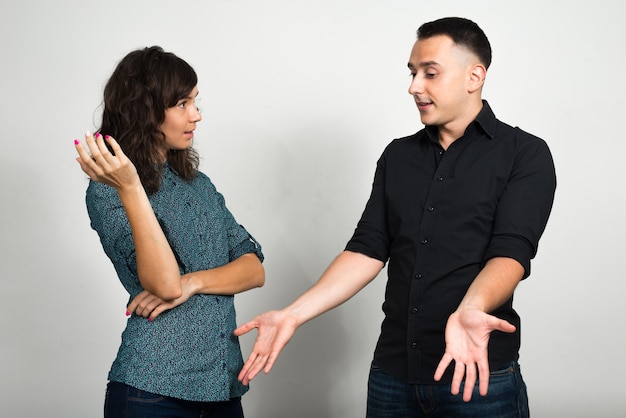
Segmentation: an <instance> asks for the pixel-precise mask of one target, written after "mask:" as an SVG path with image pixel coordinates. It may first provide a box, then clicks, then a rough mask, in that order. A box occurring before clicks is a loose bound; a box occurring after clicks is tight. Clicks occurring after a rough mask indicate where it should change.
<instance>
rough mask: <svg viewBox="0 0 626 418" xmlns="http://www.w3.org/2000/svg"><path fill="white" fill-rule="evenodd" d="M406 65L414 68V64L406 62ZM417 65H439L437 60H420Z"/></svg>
mask: <svg viewBox="0 0 626 418" xmlns="http://www.w3.org/2000/svg"><path fill="white" fill-rule="evenodd" d="M407 66H408V67H409V68H410V69H414V68H415V65H413V64H412V63H410V62H409V63H408V64H407ZM417 66H418V67H439V66H440V65H439V63H438V62H437V61H424V62H420V63H419V64H418V65H417Z"/></svg>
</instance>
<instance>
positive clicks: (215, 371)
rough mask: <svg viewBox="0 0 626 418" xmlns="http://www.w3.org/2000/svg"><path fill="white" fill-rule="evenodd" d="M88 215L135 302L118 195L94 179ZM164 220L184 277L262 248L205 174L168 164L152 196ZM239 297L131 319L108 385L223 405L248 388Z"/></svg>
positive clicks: (192, 302)
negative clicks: (243, 378)
mask: <svg viewBox="0 0 626 418" xmlns="http://www.w3.org/2000/svg"><path fill="white" fill-rule="evenodd" d="M86 201H87V210H88V212H89V217H90V219H91V227H92V228H93V229H94V230H96V231H97V232H98V235H99V236H100V241H101V243H102V246H103V248H104V251H105V252H106V254H107V256H108V257H109V258H110V259H111V261H112V262H113V265H114V267H115V270H116V272H117V274H118V276H119V279H120V281H121V282H122V284H123V285H124V287H125V288H126V290H127V291H128V293H129V294H130V299H132V298H133V297H134V296H136V295H137V294H138V293H139V292H141V291H142V287H141V284H140V283H139V279H138V276H137V263H136V258H135V246H134V243H133V239H132V235H131V231H130V225H129V223H128V218H127V217H126V212H125V211H124V208H123V207H122V204H121V201H120V199H119V196H118V194H117V191H116V190H115V189H114V188H112V187H110V186H107V185H104V184H102V183H97V182H94V181H90V183H89V187H88V188H87V196H86ZM150 202H151V204H152V207H153V209H154V212H155V214H156V217H157V219H158V220H159V223H160V224H161V227H162V228H163V231H164V233H165V235H166V237H167V239H168V241H169V243H170V245H171V247H172V250H173V251H174V254H175V255H176V258H177V260H178V265H179V268H180V273H181V275H182V274H186V273H189V272H193V271H198V270H206V269H211V268H215V267H219V266H222V265H224V264H227V263H228V262H230V261H232V260H235V259H236V258H238V257H240V256H242V255H244V254H246V253H250V252H254V253H256V255H257V256H258V257H259V259H260V260H261V261H262V260H263V254H262V253H261V247H260V246H259V245H258V244H257V243H256V241H255V240H254V238H252V236H250V234H249V233H248V232H247V231H246V230H245V229H244V228H243V227H242V226H241V225H239V224H238V223H237V222H236V221H235V219H234V218H233V216H232V214H231V213H230V212H229V211H228V209H227V208H226V206H225V203H224V198H223V197H222V195H221V194H220V193H218V192H217V190H216V189H215V186H214V185H213V183H212V182H211V180H210V179H209V178H208V177H207V176H206V175H205V174H203V173H198V175H197V176H196V177H195V178H194V179H193V180H192V181H191V182H187V181H185V180H183V179H182V178H181V177H179V176H178V175H177V174H176V172H175V171H174V170H173V169H172V168H171V167H169V166H168V165H166V166H165V168H164V169H163V176H162V183H161V187H160V189H159V191H158V192H156V193H154V194H153V195H152V196H150ZM235 328H236V321H235V307H234V297H233V296H219V295H195V296H192V297H191V298H189V300H188V301H187V302H185V303H183V304H182V305H180V306H177V307H176V308H174V309H172V310H169V311H167V312H164V313H162V314H161V315H160V316H158V317H157V318H156V319H155V320H154V321H153V322H148V320H147V319H146V318H143V317H139V316H137V315H132V316H131V317H130V318H129V319H128V323H127V325H126V329H125V330H124V332H123V334H122V343H121V345H120V348H119V351H118V353H117V357H116V359H115V361H114V362H113V366H112V367H111V371H110V372H109V380H111V381H116V382H122V383H125V384H127V385H130V386H133V387H136V388H138V389H142V390H146V391H148V392H152V393H157V394H160V395H165V396H170V397H174V398H179V399H186V400H191V401H205V402H208V401H224V400H228V399H230V398H233V397H237V396H241V395H243V394H244V393H245V392H246V391H247V390H248V387H247V386H244V385H242V384H241V383H240V382H239V381H238V380H237V374H238V373H239V371H240V370H241V368H242V366H243V358H242V356H241V350H240V347H239V340H238V339H237V337H235V336H234V335H233V330H234V329H235Z"/></svg>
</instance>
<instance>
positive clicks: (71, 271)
mask: <svg viewBox="0 0 626 418" xmlns="http://www.w3.org/2000/svg"><path fill="white" fill-rule="evenodd" d="M625 4H626V3H623V2H620V1H619V0H615V1H595V2H587V1H584V2H583V1H578V0H574V1H572V0H551V1H546V0H529V1H524V2H521V1H507V2H492V1H486V0H475V1H471V2H468V1H462V0H455V1H452V0H450V1H439V2H432V1H428V2H427V1H418V0H410V1H409V0H395V1H382V0H381V1H373V0H369V1H366V0H342V1H322V0H318V1H315V2H313V1H308V2H305V1H296V0H263V1H254V0H230V1H228V0H219V1H218V0H205V1H199V0H196V1H193V0H179V1H176V2H174V1H163V0H158V1H157V0H137V1H121V0H107V1H98V2H95V1H91V2H86V1H78V0H73V1H70V0H64V1H63V0H62V1H57V2H52V1H44V0H40V1H36V0H26V1H20V2H18V1H17V0H13V1H10V0H6V1H3V2H2V3H1V5H0V47H1V48H0V50H1V51H2V58H1V64H0V71H1V73H0V92H1V100H0V118H1V119H0V120H1V121H2V125H1V126H2V129H3V132H2V136H1V138H2V139H1V141H2V148H1V151H0V192H1V195H2V203H1V204H0V332H1V333H0V415H1V416H7V417H14V418H15V417H33V416H41V415H46V416H52V415H53V416H59V417H97V416H101V410H102V404H103V395H104V387H105V384H106V374H107V372H108V369H109V366H110V364H111V361H112V360H113V357H114V355H115V352H116V350H117V345H118V343H119V335H120V333H121V331H122V329H123V326H124V321H125V316H124V311H125V303H126V296H125V294H124V291H123V289H122V287H121V285H120V284H119V283H118V281H117V278H116V276H115V273H114V270H113V268H112V267H111V265H110V262H109V261H108V259H107V258H106V257H105V255H104V253H103V251H102V249H101V247H100V244H99V242H98V239H97V236H96V234H95V232H93V231H92V230H91V229H90V227H89V221H88V217H87V214H86V210H85V206H84V189H85V187H86V185H87V181H86V178H85V176H84V175H83V174H82V172H81V171H80V169H79V167H78V165H77V164H76V163H75V162H74V161H73V160H74V157H75V155H74V154H75V152H74V148H73V145H72V141H73V139H74V138H80V137H81V135H82V133H83V132H84V131H85V130H88V129H89V130H92V129H94V128H95V127H96V125H97V123H98V120H97V119H98V114H99V113H100V109H99V104H100V100H101V95H102V88H103V84H104V82H105V81H106V79H107V78H108V76H109V75H110V73H111V71H112V69H113V68H114V66H115V65H116V63H117V62H118V60H119V59H121V58H122V57H123V55H125V54H126V53H127V52H128V51H130V50H131V49H135V48H138V47H143V46H147V45H152V44H159V45H161V46H163V47H164V48H165V49H166V50H171V51H173V52H175V53H176V54H178V55H179V56H181V57H183V58H185V59H186V60H187V61H188V62H189V63H190V64H191V65H192V66H194V68H195V69H196V70H197V72H198V75H199V77H200V85H199V87H200V90H201V96H202V98H203V107H204V121H203V122H202V123H201V125H200V127H199V129H198V131H197V138H198V140H197V148H198V149H199V151H200V152H201V154H202V156H203V160H202V169H203V171H205V172H207V173H208V174H209V175H210V176H211V178H212V179H213V181H214V182H215V183H216V185H217V186H218V188H219V190H221V191H222V192H223V193H224V194H225V196H226V199H227V203H228V205H229V207H230V209H231V210H232V212H233V213H234V214H235V216H236V217H237V218H238V220H239V221H240V222H241V223H243V224H244V225H245V226H246V227H247V228H248V229H249V230H250V231H251V232H252V233H253V235H255V236H256V238H258V239H259V241H260V242H261V243H262V245H263V248H264V252H265V255H266V262H265V267H266V271H267V284H266V286H265V287H263V288H262V289H258V290H254V291H250V292H248V293H246V294H243V295H240V296H238V297H237V299H236V301H237V308H238V319H239V322H240V323H241V322H243V321H245V320H247V319H250V318H252V317H253V316H254V315H255V314H257V313H259V312H262V311H265V310H268V309H271V308H279V307H282V306H284V305H285V304H287V303H288V302H289V301H291V300H292V299H293V298H294V297H295V296H296V295H298V294H299V293H301V292H302V291H304V290H305V289H306V288H308V287H309V286H310V285H312V284H313V283H314V282H315V280H316V279H317V278H318V277H319V275H320V274H321V272H322V271H323V269H324V268H325V267H326V266H327V265H328V263H329V262H330V261H331V260H332V258H333V257H334V256H335V255H336V254H337V253H338V252H339V251H340V250H342V249H343V246H344V245H345V242H346V241H347V239H348V238H349V237H350V235H351V233H352V231H353V228H354V226H355V225H356V221H357V220H358V218H359V216H360V214H361V211H362V208H363V206H364V204H365V201H366V199H367V197H368V194H369V188H370V184H371V181H372V176H373V172H374V166H375V162H376V160H377V158H378V156H379V154H380V153H381V152H382V150H383V148H384V146H385V145H386V144H387V143H388V142H389V141H390V140H391V139H393V138H395V137H399V136H404V135H407V134H411V133H413V132H415V131H416V130H417V129H419V128H420V123H419V118H418V114H417V111H416V109H415V108H414V104H413V103H412V100H411V98H410V96H409V95H408V94H407V93H406V90H407V88H408V83H409V77H408V70H407V69H406V61H407V59H408V55H409V51H410V48H411V46H412V44H413V41H414V37H415V30H416V29H417V27H418V26H419V25H420V24H421V23H423V22H425V21H428V20H432V19H435V18H438V17H443V16H448V15H457V16H465V17H469V18H471V19H473V20H475V21H476V22H477V23H478V24H479V25H480V26H481V27H482V28H483V29H484V30H485V32H486V33H487V35H488V36H489V38H490V40H491V42H492V46H493V49H494V63H493V66H492V68H491V69H490V72H489V77H488V81H487V87H486V92H485V97H486V98H487V99H488V100H489V101H490V104H491V105H492V107H493V108H494V110H495V112H496V114H497V116H498V117H499V118H500V119H502V120H504V121H506V122H509V123H511V124H514V125H519V126H521V127H522V128H523V129H525V130H527V131H530V132H532V133H534V134H536V135H538V136H541V137H543V138H544V139H546V140H547V142H548V143H549V145H550V147H551V149H552V152H553V154H554V158H555V161H556V165H557V171H558V181H559V184H558V190H557V197H556V202H555V206H554V211H553V214H552V218H551V220H550V223H549V225H548V229H547V231H546V233H545V235H544V237H543V240H542V242H541V245H540V249H539V255H538V257H537V259H536V261H535V262H534V265H533V274H532V276H531V278H530V279H528V280H527V281H525V282H524V283H522V285H521V286H520V288H519V290H518V292H517V296H516V307H517V308H518V310H519V312H520V314H521V316H522V319H523V325H524V328H523V347H522V352H521V359H520V362H521V364H522V368H523V372H524V376H525V379H526V381H527V383H528V386H529V395H530V403H531V411H532V412H533V415H534V416H536V417H564V416H567V417H585V418H588V417H615V416H618V415H619V413H620V412H619V411H621V413H622V414H623V413H624V411H626V401H625V398H626V389H625V388H624V384H623V376H624V375H625V374H626V366H625V365H624V360H623V358H624V354H625V352H626V336H625V332H624V325H623V323H624V320H623V319H624V308H623V306H624V304H623V294H624V291H625V290H626V286H625V285H624V279H625V274H624V267H623V265H624V263H623V257H624V256H623V253H624V243H623V237H624V235H625V233H626V230H625V229H626V228H625V225H624V216H623V214H624V212H625V210H626V198H625V195H624V180H625V179H626V168H625V167H626V164H624V155H626V141H625V140H624V134H623V127H622V126H621V123H622V122H623V121H624V114H626V102H625V97H626V84H625V81H624V80H625V79H626V77H624V74H623V69H624V65H625V64H626V63H625V60H624V41H625V40H626V26H625V25H624V23H623V20H624V17H625V16H626V6H625ZM384 284H385V277H384V275H381V277H379V278H378V279H377V280H376V281H375V282H374V283H373V284H372V285H371V286H370V287H368V288H366V289H365V290H364V291H363V292H362V293H360V294H359V295H357V296H356V297H355V298H354V299H353V300H351V301H350V302H349V303H347V304H345V305H343V306H342V307H340V308H338V309H336V310H334V311H332V312H330V313H328V314H326V315H324V316H322V317H321V318H318V319H316V320H315V321H312V322H310V323H309V324H307V325H305V326H304V327H302V328H301V329H300V330H299V331H298V333H297V335H296V337H295V339H294V340H293V341H292V342H291V343H290V344H289V345H288V347H287V349H286V350H285V351H284V353H283V354H282V356H281V358H280V360H279V362H278V364H277V366H276V367H275V369H274V370H273V372H272V373H271V374H269V375H268V376H262V377H260V378H258V379H257V380H256V381H254V382H253V385H252V390H251V391H250V392H249V394H247V395H246V396H245V397H244V406H245V409H246V412H247V416H248V417H251V418H281V417H294V416H298V417H300V418H306V417H316V418H319V417H331V418H352V417H362V416H364V411H365V396H366V380H367V372H368V365H369V360H370V358H371V355H372V351H373V347H374V344H375V341H376V338H377V336H378V330H379V326H380V321H381V319H382V314H381V311H380V306H381V304H382V301H383V290H384ZM252 341H253V337H252V336H246V337H245V338H243V339H242V345H243V348H244V354H245V355H247V353H248V352H249V349H250V346H251V344H252Z"/></svg>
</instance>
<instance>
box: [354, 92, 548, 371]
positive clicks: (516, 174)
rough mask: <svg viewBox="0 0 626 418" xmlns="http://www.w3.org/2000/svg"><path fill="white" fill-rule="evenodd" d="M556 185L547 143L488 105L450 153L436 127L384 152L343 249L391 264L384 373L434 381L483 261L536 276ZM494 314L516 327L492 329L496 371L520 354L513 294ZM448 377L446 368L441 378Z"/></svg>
mask: <svg viewBox="0 0 626 418" xmlns="http://www.w3.org/2000/svg"><path fill="white" fill-rule="evenodd" d="M555 187H556V177H555V172H554V164H553V161H552V156H551V154H550V151H549V149H548V146H547V145H546V143H545V142H544V141H543V140H541V139H540V138H537V137H535V136H533V135H530V134H528V133H526V132H524V131H522V130H520V129H519V128H513V127H511V126H509V125H506V124H505V123H502V122H500V121H499V120H497V119H496V117H495V115H494V114H493V112H492V110H491V108H490V107H489V105H488V104H487V102H486V101H483V108H482V110H481V111H480V113H479V114H478V116H477V118H476V119H475V120H474V122H472V123H471V124H470V125H469V126H468V127H467V129H466V130H465V133H464V135H463V136H462V137H461V138H459V139H457V140H456V141H454V142H453V143H452V144H451V145H450V146H449V148H448V149H447V150H446V151H444V150H443V148H442V147H441V145H440V144H439V142H438V132H437V128H436V127H426V128H425V129H422V130H420V131H419V132H417V133H416V134H415V135H412V136H408V137H405V138H401V139H396V140H394V141H393V142H391V143H390V144H389V145H388V146H387V148H386V149H385V151H384V152H383V154H382V156H381V157H380V159H379V160H378V164H377V167H376V174H375V177H374V184H373V188H372V194H371V196H370V199H369V201H368V203H367V205H366V207H365V211H364V212H363V215H362V217H361V220H360V221H359V223H358V226H357V228H356V230H355V233H354V235H353V237H352V239H351V240H350V241H349V242H348V245H347V246H346V250H349V251H355V252H359V253H362V254H365V255H367V256H369V257H373V258H375V259H378V260H381V261H383V262H387V261H389V265H388V268H387V273H388V282H387V289H386V292H385V302H384V304H383V312H384V313H385V319H384V321H383V324H382V328H381V335H380V338H379V340H378V344H377V346H376V352H375V355H374V360H375V362H376V364H377V365H378V366H379V367H381V368H382V369H383V370H385V371H386V372H388V373H390V374H392V375H394V376H396V377H398V378H401V379H404V380H405V381H407V382H408V383H434V379H433V375H434V373H435V369H436V367H437V364H438V363H439V360H440V359H441V357H442V356H443V353H444V351H445V337H444V330H445V325H446V321H447V319H448V317H449V316H450V314H451V313H452V312H454V311H455V310H456V308H457V307H458V305H459V303H460V301H461V299H462V298H463V296H464V295H465V293H466V291H467V289H468V287H469V286H470V284H471V283H472V281H473V280H474V278H475V277H476V276H477V275H478V273H479V272H480V270H481V269H482V268H483V267H484V265H485V263H486V262H487V261H488V260H489V259H490V258H493V257H510V258H513V259H515V260H517V261H518V262H519V263H520V264H521V265H522V266H523V267H524V269H525V277H527V276H528V274H529V273H530V260H531V259H532V258H533V257H534V256H535V254H536V251H537V244H538V241H539V237H540V236H541V234H542V233H543V230H544V228H545V226H546V222H547V220H548V216H549V214H550V210H551V208H552V201H553V198H554V191H555ZM492 314H493V315H495V316H497V317H499V318H502V319H505V320H507V321H509V322H511V323H512V324H513V325H515V326H516V327H517V330H516V332H514V333H512V334H507V333H503V332H499V331H494V332H493V333H492V335H491V339H490V342H489V364H490V368H491V369H492V370H495V369H498V368H501V367H504V365H505V364H506V363H508V362H510V361H513V360H516V359H517V358H518V351H519V346H520V321H519V316H518V315H517V313H516V312H515V310H514V309H513V298H510V299H509V300H508V301H506V302H505V303H504V304H503V305H502V306H501V307H500V308H498V309H497V310H495V311H494V312H492ZM451 377H452V368H451V367H449V368H448V370H447V373H446V374H445V375H444V378H443V379H442V382H446V383H449V382H450V381H451Z"/></svg>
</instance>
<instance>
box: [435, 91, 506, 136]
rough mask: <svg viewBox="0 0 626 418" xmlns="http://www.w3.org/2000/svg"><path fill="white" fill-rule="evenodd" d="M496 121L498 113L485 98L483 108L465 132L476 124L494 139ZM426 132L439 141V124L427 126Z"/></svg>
mask: <svg viewBox="0 0 626 418" xmlns="http://www.w3.org/2000/svg"><path fill="white" fill-rule="evenodd" d="M496 122H497V120H496V115H495V114H494V113H493V111H492V110H491V106H489V103H487V101H486V100H483V108H482V109H480V112H478V116H476V119H474V121H472V123H470V124H469V125H468V126H467V128H465V134H467V133H468V131H470V130H471V129H475V128H473V127H474V126H476V128H478V129H480V130H482V131H483V132H484V133H485V134H486V135H487V136H488V137H489V139H493V138H494V137H495V133H496ZM426 132H427V133H428V138H429V139H430V140H431V141H433V142H436V143H439V128H438V127H437V126H426Z"/></svg>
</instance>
